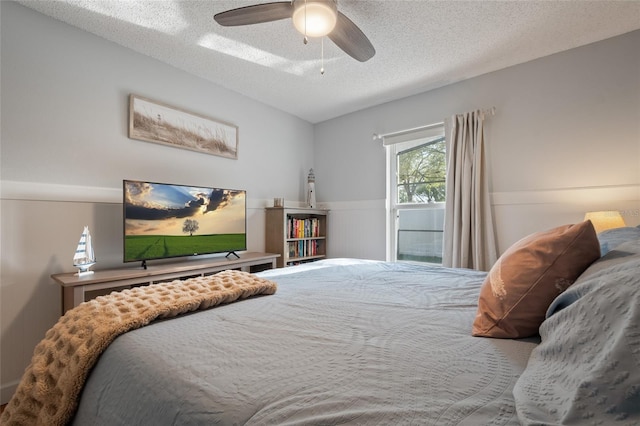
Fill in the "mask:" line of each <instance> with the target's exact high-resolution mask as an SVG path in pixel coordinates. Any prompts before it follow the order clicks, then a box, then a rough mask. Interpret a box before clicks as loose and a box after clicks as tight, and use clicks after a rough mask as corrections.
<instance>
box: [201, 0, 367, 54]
mask: <svg viewBox="0 0 640 426" xmlns="http://www.w3.org/2000/svg"><path fill="white" fill-rule="evenodd" d="M287 18H291V19H292V20H293V25H294V26H295V27H296V29H297V30H298V31H299V32H300V33H302V34H303V35H304V37H305V39H304V42H305V44H306V43H307V37H322V36H325V35H326V36H328V37H329V38H330V39H331V41H333V42H334V43H335V44H336V45H337V46H338V47H339V48H340V49H342V50H343V51H344V52H345V53H346V54H348V55H349V56H351V57H353V58H354V59H357V60H358V61H360V62H365V61H368V60H369V59H371V58H372V57H373V55H375V53H376V49H375V48H374V47H373V45H372V44H371V42H370V41H369V39H368V38H367V36H366V35H364V33H363V32H362V30H360V28H358V26H357V25H356V24H354V23H353V22H352V21H351V20H350V19H349V18H347V17H346V16H345V15H344V14H343V13H342V12H340V11H338V4H337V0H290V1H279V2H273V3H263V4H256V5H253V6H245V7H239V8H237V9H231V10H227V11H226V12H220V13H217V14H216V15H215V16H214V17H213V19H215V21H216V22H217V23H218V24H220V25H223V26H225V27H233V26H239V25H251V24H261V23H263V22H271V21H278V20H281V19H287Z"/></svg>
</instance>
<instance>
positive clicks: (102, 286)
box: [51, 252, 280, 313]
mask: <svg viewBox="0 0 640 426" xmlns="http://www.w3.org/2000/svg"><path fill="white" fill-rule="evenodd" d="M234 254H235V255H236V257H237V259H229V258H228V256H227V257H222V256H219V257H209V258H206V259H197V260H187V261H183V262H175V263H165V264H160V265H150V266H148V267H147V268H145V269H140V268H138V267H135V268H123V269H106V270H102V271H95V272H94V273H93V274H91V275H87V276H81V277H79V276H78V275H77V274H75V273H73V272H71V273H64V274H53V275H51V278H53V279H54V280H55V281H56V282H57V283H59V284H60V285H61V286H62V302H63V313H64V312H67V311H68V310H69V309H71V308H73V307H74V306H78V305H79V304H80V303H82V302H84V301H85V295H86V293H87V292H89V291H94V290H108V289H113V290H119V289H122V288H123V287H130V286H136V285H150V284H155V283H159V282H163V281H172V280H177V279H181V278H188V277H193V276H204V275H210V274H214V273H216V272H220V271H224V270H226V269H240V270H242V271H245V272H251V267H252V266H253V267H260V268H262V269H272V268H275V267H276V258H278V257H280V255H279V254H273V253H257V252H245V253H240V254H237V253H234ZM143 266H146V264H145V263H143Z"/></svg>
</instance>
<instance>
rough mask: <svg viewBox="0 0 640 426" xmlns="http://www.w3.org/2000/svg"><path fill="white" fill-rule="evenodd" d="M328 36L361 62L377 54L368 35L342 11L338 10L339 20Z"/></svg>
mask: <svg viewBox="0 0 640 426" xmlns="http://www.w3.org/2000/svg"><path fill="white" fill-rule="evenodd" d="M328 37H329V38H330V39H331V41H333V42H334V43H335V44H336V45H337V46H338V47H339V48H340V49H342V50H344V52H345V53H346V54H347V55H349V56H351V57H353V58H354V59H357V60H358V61H360V62H366V61H368V60H369V59H371V58H373V55H375V54H376V49H375V48H374V47H373V45H372V44H371V42H370V41H369V39H368V38H367V36H366V35H364V33H363V32H362V30H360V28H358V26H357V25H356V24H354V23H353V22H352V21H351V19H349V18H347V17H346V16H345V15H344V14H342V13H341V12H338V22H337V23H336V27H335V28H334V29H333V31H331V32H330V33H329V36H328Z"/></svg>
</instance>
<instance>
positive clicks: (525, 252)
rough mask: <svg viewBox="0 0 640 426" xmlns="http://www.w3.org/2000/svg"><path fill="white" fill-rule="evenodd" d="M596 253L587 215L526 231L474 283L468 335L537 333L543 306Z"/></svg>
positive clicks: (595, 255) (566, 284)
mask: <svg viewBox="0 0 640 426" xmlns="http://www.w3.org/2000/svg"><path fill="white" fill-rule="evenodd" d="M599 257H600V244H599V242H598V237H597V236H596V231H595V230H594V228H593V225H592V224H591V221H589V220H588V221H585V222H581V223H578V224H576V225H565V226H560V227H558V228H554V229H551V230H549V231H545V232H538V233H535V234H531V235H529V236H528V237H525V238H523V239H522V240H520V241H518V242H517V243H515V244H514V245H512V246H511V247H509V249H507V251H505V252H504V253H503V254H502V256H500V258H499V259H498V261H497V262H496V263H495V265H493V267H492V268H491V271H489V274H488V275H487V278H485V280H484V283H483V284H482V288H481V289H480V298H479V300H478V313H477V315H476V318H475V320H474V322H473V331H472V334H473V335H474V336H483V337H499V338H521V337H530V336H534V335H537V334H538V327H540V324H542V321H544V318H545V314H546V312H547V308H548V307H549V305H550V304H551V302H553V299H555V298H556V297H557V296H558V295H559V294H560V293H562V292H563V291H565V290H566V289H567V288H568V287H569V286H570V285H571V284H573V282H574V281H575V280H576V279H577V278H578V276H580V274H582V272H583V271H584V270H585V269H587V267H588V266H589V265H591V263H593V262H594V261H595V260H596V259H598V258H599Z"/></svg>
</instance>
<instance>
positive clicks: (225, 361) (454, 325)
mask: <svg viewBox="0 0 640 426" xmlns="http://www.w3.org/2000/svg"><path fill="white" fill-rule="evenodd" d="M625 229H627V230H628V232H627V233H626V234H624V235H622V234H623V232H618V233H617V234H616V235H614V236H613V237H612V239H610V240H609V241H607V236H606V235H602V236H601V237H600V241H599V244H600V246H599V247H598V249H599V250H600V249H602V251H603V253H604V256H603V257H602V258H599V259H598V260H596V261H595V262H593V263H592V264H591V266H589V267H588V268H587V269H586V270H585V271H584V272H583V273H581V275H580V277H579V278H578V279H577V281H576V282H575V284H573V285H571V286H570V287H569V288H568V290H566V291H564V292H562V293H561V294H560V295H559V296H558V297H556V298H555V299H554V300H553V302H552V303H551V305H550V306H549V307H548V309H545V312H544V313H543V316H544V318H543V322H542V325H541V326H540V335H537V334H536V335H535V336H531V337H526V338H515V339H514V338H487V337H475V336H472V334H471V330H472V327H473V325H474V321H476V317H477V316H478V315H479V314H478V306H479V305H478V298H479V294H480V292H481V289H482V287H483V283H484V282H485V281H486V279H487V273H485V272H478V271H471V270H464V269H448V268H443V267H437V266H428V265H420V264H414V263H388V262H380V261H368V260H357V259H328V260H323V261H319V262H314V263H311V264H306V265H300V266H296V267H290V268H284V269H277V270H271V271H265V272H262V273H259V274H257V275H258V276H259V278H260V279H261V280H266V281H269V282H274V283H276V284H277V291H275V293H273V292H266V293H262V294H260V293H259V292H256V293H255V294H252V295H250V296H252V297H246V298H245V297H241V298H239V299H238V300H236V301H234V302H233V303H222V304H219V305H218V306H216V307H214V308H210V309H194V310H188V312H187V311H186V310H185V312H181V315H178V316H175V317H173V315H170V316H167V315H165V316H164V317H163V316H160V317H159V318H155V319H154V320H152V321H149V324H148V325H146V326H144V327H142V326H141V327H139V328H137V327H135V328H134V329H131V330H130V331H128V332H126V333H122V334H120V335H119V337H117V338H115V339H114V340H113V341H112V342H111V344H110V345H108V347H106V348H105V349H104V351H103V352H101V355H99V359H97V362H96V363H95V365H92V366H91V368H90V369H89V370H88V372H87V375H86V377H85V378H83V380H82V381H81V383H82V384H84V386H81V387H80V389H79V390H78V393H77V402H78V404H77V407H76V406H75V405H74V406H73V407H71V412H70V414H69V415H68V416H67V417H66V418H63V423H64V422H66V421H69V423H70V424H74V425H133V424H139V425H147V424H148V425H214V424H220V425H242V424H247V425H336V424H353V425H360V424H367V425H369V424H371V425H375V424H380V425H389V424H394V425H402V424H406V425H413V424H415V425H428V424H432V425H512V424H513V425H516V424H625V425H626V424H629V425H630V424H638V422H640V326H639V323H640V277H639V276H640V274H639V272H640V229H637V228H625ZM614 244H615V247H613V245H614ZM589 263H591V262H589ZM152 287H155V286H152ZM271 293H273V294H271ZM206 307H208V306H206ZM169 317H172V318H169ZM36 352H38V350H36ZM34 357H35V356H34ZM568 367H569V368H568ZM29 374H31V373H29ZM29 374H27V373H26V374H25V375H26V376H28V375H29ZM85 379H86V380H85ZM24 380H25V379H24V378H23V381H24ZM14 399H18V401H17V402H15V401H14V400H12V401H11V403H10V404H9V407H8V409H7V411H6V412H5V413H4V416H5V417H3V418H2V419H3V424H13V423H15V424H20V418H21V417H20V416H21V415H24V413H21V410H20V405H21V403H22V408H23V409H24V403H25V401H24V399H20V398H15V397H14ZM16 405H17V407H16ZM22 411H24V410H22ZM12 422H13V423H12ZM34 423H38V421H36V420H34Z"/></svg>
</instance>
